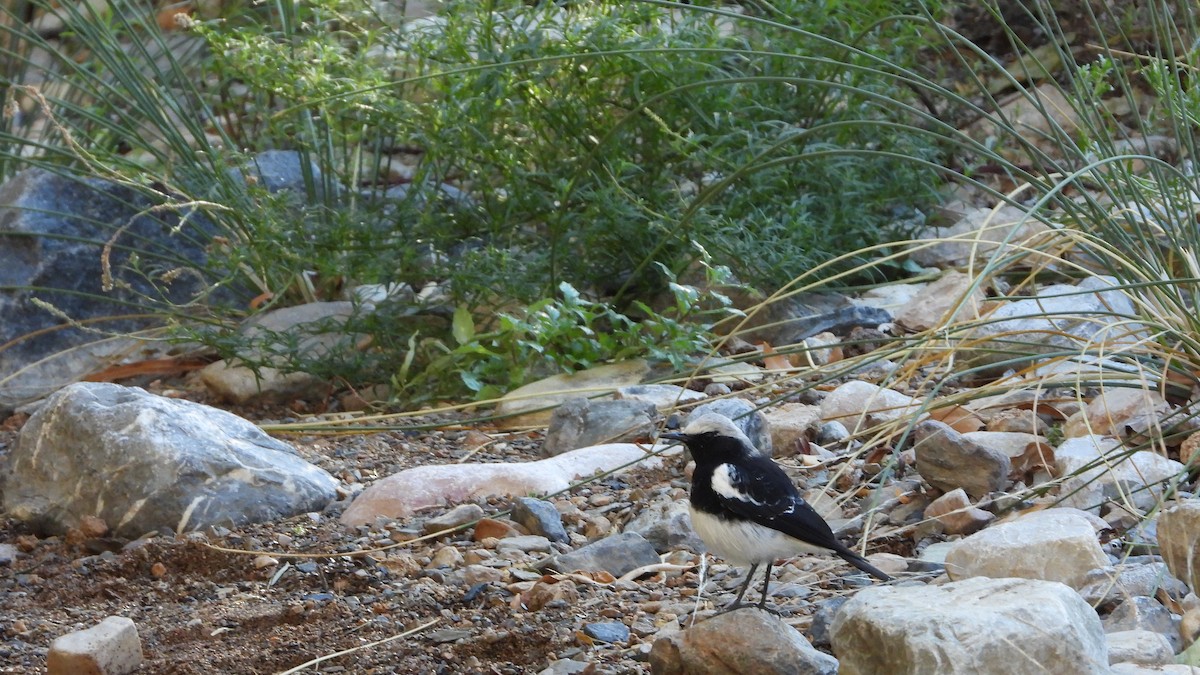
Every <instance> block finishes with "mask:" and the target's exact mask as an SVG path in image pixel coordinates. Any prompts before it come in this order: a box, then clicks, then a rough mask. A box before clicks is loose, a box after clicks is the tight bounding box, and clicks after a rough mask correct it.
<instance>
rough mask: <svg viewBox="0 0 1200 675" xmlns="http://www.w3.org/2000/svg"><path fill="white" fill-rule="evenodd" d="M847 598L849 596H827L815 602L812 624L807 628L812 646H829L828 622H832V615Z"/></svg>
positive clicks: (835, 614)
mask: <svg viewBox="0 0 1200 675" xmlns="http://www.w3.org/2000/svg"><path fill="white" fill-rule="evenodd" d="M847 600H849V598H829V599H828V600H822V601H821V602H819V603H817V611H815V612H813V619H812V625H811V626H809V628H808V638H809V639H810V640H812V643H813V646H814V647H818V648H821V647H824V648H828V647H829V645H830V642H829V624H831V623H833V617H835V616H837V613H838V610H839V609H841V608H842V605H844V604H846V601H847Z"/></svg>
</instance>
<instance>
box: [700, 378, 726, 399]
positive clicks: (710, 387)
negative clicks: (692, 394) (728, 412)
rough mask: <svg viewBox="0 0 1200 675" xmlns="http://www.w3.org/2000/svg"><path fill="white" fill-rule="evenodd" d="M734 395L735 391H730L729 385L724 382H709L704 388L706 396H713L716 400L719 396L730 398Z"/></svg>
mask: <svg viewBox="0 0 1200 675" xmlns="http://www.w3.org/2000/svg"><path fill="white" fill-rule="evenodd" d="M732 393H733V390H732V389H730V388H729V385H727V384H725V383H724V382H709V383H708V384H707V385H705V387H704V395H705V396H712V397H714V398H715V397H717V396H728V395H729V394H732Z"/></svg>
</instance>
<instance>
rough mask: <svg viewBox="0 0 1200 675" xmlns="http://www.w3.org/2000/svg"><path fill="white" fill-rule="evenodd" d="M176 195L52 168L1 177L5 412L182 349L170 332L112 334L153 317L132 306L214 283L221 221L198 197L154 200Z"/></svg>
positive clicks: (166, 304)
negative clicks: (160, 337)
mask: <svg viewBox="0 0 1200 675" xmlns="http://www.w3.org/2000/svg"><path fill="white" fill-rule="evenodd" d="M168 199H169V197H167V196H164V195H156V194H153V193H151V192H149V191H139V190H135V189H133V188H131V187H129V186H126V185H122V184H117V183H113V182H110V181H107V180H103V179H99V178H75V177H71V176H69V175H67V174H66V173H59V172H51V171H47V170H45V169H28V170H26V171H23V172H21V173H19V174H17V175H16V176H14V177H12V178H10V179H9V180H8V181H7V182H5V183H4V184H3V185H0V316H2V317H4V321H3V322H0V344H3V345H5V348H4V349H3V350H0V413H6V412H10V411H12V410H13V409H14V408H15V407H17V406H19V405H22V404H24V403H27V402H29V401H33V400H36V399H39V398H42V397H44V396H46V395H47V394H49V393H51V392H53V391H56V390H58V389H59V388H60V387H62V386H65V385H67V384H70V383H72V382H77V381H79V380H80V379H82V378H83V377H84V376H86V375H89V374H91V373H94V372H98V371H101V370H104V369H105V368H107V367H109V366H114V365H118V364H122V363H129V362H134V361H141V360H145V359H147V358H162V357H163V356H166V355H169V354H171V353H173V352H172V350H171V348H169V347H164V345H163V343H162V342H161V341H147V340H139V339H137V338H136V336H133V335H131V336H129V337H120V338H110V337H104V336H103V335H108V334H123V333H134V332H136V331H140V330H143V329H147V328H150V327H152V326H154V325H156V322H154V321H152V320H148V319H145V318H130V317H131V316H133V315H139V314H140V315H145V314H152V313H154V312H163V313H166V312H168V311H171V309H172V308H173V307H178V306H179V305H184V304H187V303H189V302H191V301H193V300H195V299H197V298H199V297H200V295H201V294H203V293H205V292H207V291H209V290H210V284H209V283H208V282H207V281H206V280H205V279H204V276H203V272H202V271H203V268H204V265H205V263H206V260H207V258H206V252H205V249H206V246H207V245H208V241H209V238H210V237H211V236H212V232H213V226H212V225H211V223H210V222H209V221H208V220H207V219H205V218H204V217H202V216H200V215H199V214H197V213H196V212H195V211H194V209H191V208H186V209H184V208H180V209H170V208H164V209H155V208H154V207H155V206H158V205H160V204H163V203H166V202H167V200H168ZM135 252H136V257H137V265H136V268H135V267H134V265H133V260H132V258H131V256H132V255H133V254H134V253H135ZM151 270H153V272H150V271H151ZM168 275H169V276H170V277H171V282H170V283H169V284H168V283H166V282H165V281H163V278H164V277H166V276H168ZM67 319H69V321H70V322H71V323H68V321H67ZM76 322H77V323H76ZM84 325H86V326H87V327H86V328H85V327H84ZM98 331H99V332H98ZM102 334H103V335H102Z"/></svg>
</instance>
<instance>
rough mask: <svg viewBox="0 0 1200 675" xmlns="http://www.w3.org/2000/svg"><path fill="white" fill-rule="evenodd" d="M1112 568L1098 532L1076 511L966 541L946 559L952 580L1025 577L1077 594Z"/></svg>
mask: <svg viewBox="0 0 1200 675" xmlns="http://www.w3.org/2000/svg"><path fill="white" fill-rule="evenodd" d="M1107 564H1108V556H1106V555H1105V554H1104V550H1103V549H1101V548H1100V543H1099V542H1098V541H1097V539H1096V528H1095V527H1094V526H1093V525H1092V523H1091V521H1089V520H1088V519H1087V517H1085V516H1084V515H1083V514H1081V513H1078V512H1076V511H1074V510H1073V509H1046V510H1044V511H1035V512H1033V513H1030V514H1027V515H1024V516H1021V517H1020V518H1017V519H1016V520H1011V521H1008V522H1005V523H1000V524H998V525H993V526H991V527H989V528H987V529H986V530H983V531H981V532H977V533H975V534H973V535H971V536H969V537H964V538H962V539H960V540H958V541H956V542H954V544H953V546H952V547H951V548H950V550H949V552H948V553H947V554H946V572H947V573H948V574H949V575H950V578H951V579H955V580H958V579H967V578H970V577H992V578H996V579H1001V578H1006V577H1019V578H1023V579H1042V580H1046V581H1057V582H1060V583H1063V584H1066V585H1068V586H1070V587H1072V588H1081V587H1083V586H1084V585H1085V584H1086V582H1087V579H1088V577H1087V575H1088V572H1089V571H1091V570H1093V569H1095V568H1097V567H1103V566H1105V565H1107Z"/></svg>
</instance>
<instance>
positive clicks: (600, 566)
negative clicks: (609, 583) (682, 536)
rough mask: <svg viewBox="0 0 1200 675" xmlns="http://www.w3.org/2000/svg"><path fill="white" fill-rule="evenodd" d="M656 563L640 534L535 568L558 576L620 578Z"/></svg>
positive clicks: (612, 539)
mask: <svg viewBox="0 0 1200 675" xmlns="http://www.w3.org/2000/svg"><path fill="white" fill-rule="evenodd" d="M658 563H659V557H658V551H656V550H654V544H651V543H650V542H648V541H646V538H645V537H643V536H642V535H640V534H636V533H634V532H622V533H621V534H615V535H613V536H611V537H605V538H604V539H601V540H600V541H597V542H593V543H591V544H588V545H587V546H584V547H583V548H580V549H578V550H575V551H572V552H570V553H564V554H561V555H557V556H552V557H550V558H548V559H546V560H544V561H542V562H541V563H538V567H539V568H545V567H551V568H554V569H556V570H558V571H560V572H574V571H576V570H582V571H584V572H608V573H610V574H612V575H613V576H615V577H620V576H623V575H625V574H626V573H628V572H631V571H633V570H635V569H637V568H639V567H643V566H646V565H656V564H658Z"/></svg>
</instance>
